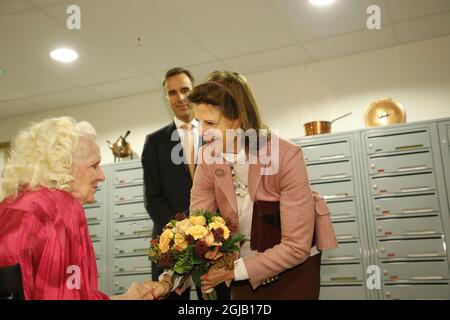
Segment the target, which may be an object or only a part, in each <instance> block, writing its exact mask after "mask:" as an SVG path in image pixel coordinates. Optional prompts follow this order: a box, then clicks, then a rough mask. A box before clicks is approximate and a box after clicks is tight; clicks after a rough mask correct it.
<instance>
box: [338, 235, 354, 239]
mask: <svg viewBox="0 0 450 320" xmlns="http://www.w3.org/2000/svg"><path fill="white" fill-rule="evenodd" d="M336 239H338V240H346V239H353V235H351V234H343V235H336Z"/></svg>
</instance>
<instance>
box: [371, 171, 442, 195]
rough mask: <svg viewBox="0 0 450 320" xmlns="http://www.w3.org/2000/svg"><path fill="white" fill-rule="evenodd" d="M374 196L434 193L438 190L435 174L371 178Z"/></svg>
mask: <svg viewBox="0 0 450 320" xmlns="http://www.w3.org/2000/svg"><path fill="white" fill-rule="evenodd" d="M370 180H371V190H372V194H374V195H379V194H393V193H405V192H421V191H432V190H435V189H436V179H435V177H434V173H433V172H429V173H425V174H414V175H406V176H389V177H382V178H379V177H371V178H370Z"/></svg>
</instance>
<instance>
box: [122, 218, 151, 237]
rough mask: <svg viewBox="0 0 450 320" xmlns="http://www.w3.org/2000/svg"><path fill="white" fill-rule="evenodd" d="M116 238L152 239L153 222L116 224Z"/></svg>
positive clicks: (136, 221) (140, 221)
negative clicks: (143, 237)
mask: <svg viewBox="0 0 450 320" xmlns="http://www.w3.org/2000/svg"><path fill="white" fill-rule="evenodd" d="M113 228H114V231H113V235H114V237H122V236H134V237H142V236H145V237H150V235H151V233H152V229H153V221H152V220H150V219H147V220H135V221H126V222H116V223H114V225H113Z"/></svg>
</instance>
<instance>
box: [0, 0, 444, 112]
mask: <svg viewBox="0 0 450 320" xmlns="http://www.w3.org/2000/svg"><path fill="white" fill-rule="evenodd" d="M71 4H76V5H78V6H79V7H80V8H81V30H68V29H67V28H66V19H67V17H68V14H67V13H66V8H67V7H68V6H69V5H71ZM371 4H377V5H379V6H380V7H381V13H382V22H383V28H382V30H380V31H369V30H368V29H367V28H366V19H367V17H368V15H367V14H366V9H367V7H368V6H369V5H371ZM449 33H450V0H337V1H336V2H335V3H334V4H333V5H331V6H329V7H314V6H311V5H310V4H309V3H308V2H307V0H227V1H223V0H69V1H68V0H0V68H1V69H2V70H3V71H4V73H3V75H1V76H0V118H5V117H11V116H16V115H20V114H25V113H32V112H39V111H43V110H48V109H54V108H62V107H68V106H71V105H79V104H84V103H89V102H95V101H101V100H106V99H111V98H115V97H121V96H127V95H132V94H137V93H143V92H150V91H156V90H160V88H161V84H160V83H161V79H162V77H163V75H164V72H165V71H166V70H167V69H168V68H170V67H173V66H183V67H187V68H189V69H191V70H192V71H193V72H194V75H195V76H196V78H197V79H199V80H201V79H202V78H204V77H205V76H206V75H207V74H208V73H209V72H211V71H213V70H216V69H233V70H238V71H240V72H242V73H245V74H248V73H254V72H260V71H266V70H270V69H275V68H280V67H285V66H289V65H296V64H302V63H308V62H313V61H319V60H323V59H329V58H333V57H337V56H342V55H347V54H351V53H356V52H362V51H367V50H373V49H377V48H382V47H387V46H393V45H396V44H402V43H406V42H411V41H418V40H423V39H428V38H432V37H437V36H442V35H446V34H449ZM138 38H141V40H142V41H141V42H139V43H138V41H137V39H138ZM63 45H65V46H70V47H73V48H75V49H76V50H77V51H78V52H79V54H80V58H79V59H78V60H77V61H76V62H74V63H73V64H69V65H63V64H59V63H56V62H54V61H52V60H51V59H50V58H49V51H50V50H51V49H53V48H56V47H58V46H63Z"/></svg>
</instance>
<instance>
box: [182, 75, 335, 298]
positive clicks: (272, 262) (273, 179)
mask: <svg viewBox="0 0 450 320" xmlns="http://www.w3.org/2000/svg"><path fill="white" fill-rule="evenodd" d="M189 100H190V102H191V103H193V104H194V108H195V112H196V118H197V119H198V120H199V122H200V132H201V134H202V136H203V139H204V141H205V142H206V145H205V146H204V147H203V148H202V149H201V151H200V152H199V155H198V159H197V163H198V164H197V167H196V171H195V176H194V183H193V187H192V190H191V206H190V211H191V212H192V211H194V210H196V209H203V210H212V211H219V212H220V213H221V214H222V217H223V218H224V219H225V221H227V222H228V226H229V228H230V230H231V231H232V232H239V233H243V234H245V235H246V238H247V239H249V240H248V241H245V242H244V243H242V244H241V247H240V249H241V250H240V255H239V257H236V260H235V262H234V268H233V269H232V270H227V269H224V268H222V269H216V268H212V269H211V270H210V271H209V272H208V273H207V274H205V275H203V276H202V277H201V280H202V290H203V291H207V290H209V289H211V288H214V287H215V286H217V285H218V284H220V283H222V282H226V283H227V284H230V283H231V284H232V297H233V299H318V297H319V289H320V256H321V254H320V250H323V249H332V248H335V247H336V246H337V241H336V237H335V234H334V230H333V227H332V224H331V221H330V218H329V210H328V208H327V206H326V204H325V202H324V200H323V199H322V198H321V197H320V196H319V195H317V194H313V192H312V191H311V189H310V185H309V180H308V175H307V172H306V166H305V162H304V159H303V154H302V150H301V148H300V147H299V146H297V145H295V144H293V143H291V142H290V141H288V140H285V139H282V138H280V137H279V136H277V135H276V134H275V133H274V131H273V130H272V131H269V130H268V129H267V127H266V126H265V125H263V123H262V120H261V117H260V114H259V110H258V107H257V105H256V102H255V99H254V97H253V94H252V92H251V90H250V88H249V86H248V84H247V82H246V80H245V79H244V78H243V77H242V76H241V75H240V74H238V73H231V72H219V71H216V72H213V73H212V74H211V75H210V76H209V77H208V80H207V81H206V82H205V83H203V84H200V85H198V86H196V87H195V88H194V89H193V90H192V91H191V93H190V94H189ZM278 213H279V214H278ZM263 214H266V215H264V216H263Z"/></svg>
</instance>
